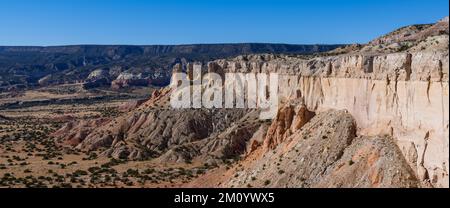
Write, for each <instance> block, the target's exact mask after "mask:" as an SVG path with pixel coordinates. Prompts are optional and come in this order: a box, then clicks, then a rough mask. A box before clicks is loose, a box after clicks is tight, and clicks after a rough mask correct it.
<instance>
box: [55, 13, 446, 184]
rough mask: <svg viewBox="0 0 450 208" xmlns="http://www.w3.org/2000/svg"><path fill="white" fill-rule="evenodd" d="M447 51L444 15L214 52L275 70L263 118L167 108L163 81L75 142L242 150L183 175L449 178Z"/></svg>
mask: <svg viewBox="0 0 450 208" xmlns="http://www.w3.org/2000/svg"><path fill="white" fill-rule="evenodd" d="M399 34H403V35H399ZM404 34H408V35H406V36H407V37H408V38H402V37H405V35H404ZM448 55H449V54H448V19H444V20H442V21H440V22H438V23H436V24H434V25H427V26H421V27H409V28H406V29H402V30H399V31H397V32H394V33H392V34H388V35H387V36H384V37H382V38H381V39H377V40H375V41H373V42H371V43H369V44H366V45H360V46H355V47H347V48H341V49H339V50H336V51H334V52H332V53H328V54H320V55H317V56H287V55H270V54H262V55H245V56H238V57H236V58H233V59H221V60H216V61H213V62H210V63H209V64H208V65H207V67H206V69H205V70H206V71H211V72H217V73H219V74H223V73H227V72H242V73H269V72H276V73H278V74H279V75H280V79H281V80H280V81H279V86H278V87H279V93H280V94H279V98H280V105H281V108H280V109H279V111H278V115H277V117H276V119H274V120H273V121H272V122H271V124H270V125H269V124H267V123H266V122H264V121H259V120H258V119H257V114H258V112H256V111H254V110H250V109H233V110H232V109H220V110H217V109H216V110H206V109H198V110H175V109H170V108H169V107H168V99H169V96H170V90H169V89H162V90H161V91H158V92H156V93H155V94H154V95H153V96H152V98H151V99H150V100H148V101H147V102H145V103H143V104H141V105H140V106H139V107H138V108H137V109H135V110H132V111H131V112H129V113H126V114H124V115H122V116H120V117H118V118H116V119H114V120H112V121H110V122H108V123H106V124H103V123H99V125H98V126H96V127H95V128H94V129H90V130H88V132H86V133H84V134H82V135H81V134H80V135H81V136H79V137H77V139H76V140H77V141H79V142H80V143H79V144H77V148H81V149H86V150H95V149H99V148H107V149H108V150H107V151H105V154H107V155H111V156H113V157H126V158H129V159H142V158H147V157H151V158H157V160H160V161H161V162H166V161H175V162H183V161H190V160H201V161H208V162H211V163H220V162H221V161H224V160H227V159H230V158H234V157H236V156H242V157H243V158H244V160H243V161H241V162H239V163H238V164H237V165H236V167H234V168H232V169H230V170H228V171H224V174H221V173H222V172H221V173H220V174H219V173H217V172H216V173H214V171H213V172H212V173H211V175H214V174H218V175H225V177H221V178H220V179H217V180H214V181H213V180H212V179H208V177H209V176H208V174H207V175H205V177H204V178H200V179H199V180H198V181H194V182H193V183H191V184H189V185H190V186H199V185H200V186H225V187H229V186H240V187H241V186H247V185H251V186H272V187H284V186H288V187H419V186H420V187H448V186H449V176H448V173H449V94H448V84H449V82H448V73H449V57H448ZM178 70H180V69H179V68H178ZM316 115H317V116H316ZM76 126H77V125H74V124H72V126H66V127H65V130H64V131H66V132H72V131H75V132H77V127H76ZM74 127H75V128H74ZM60 135H61V134H60ZM69 135H74V134H73V133H69ZM75 135H77V134H75ZM68 138H70V137H64V135H63V136H62V138H60V139H61V141H64V139H68ZM69 140H70V139H69ZM294 161H295V162H294ZM240 166H242V167H240ZM217 171H219V172H220V171H221V170H220V169H219V170H217ZM222 171H223V170H222ZM227 176H228V177H227ZM253 178H255V180H253ZM216 181H217V183H215V182H216Z"/></svg>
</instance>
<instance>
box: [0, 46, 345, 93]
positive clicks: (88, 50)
mask: <svg viewBox="0 0 450 208" xmlns="http://www.w3.org/2000/svg"><path fill="white" fill-rule="evenodd" d="M340 46H342V45H290V44H266V43H242V44H241V43H237V44H193V45H148V46H135V45H73V46H49V47H38V46H0V90H5V89H8V88H11V87H14V88H27V87H33V86H37V85H38V84H59V83H66V82H76V81H79V82H82V81H84V80H85V79H86V78H87V77H89V75H90V73H92V72H93V71H95V70H104V71H106V72H108V73H109V74H110V76H109V77H108V82H109V81H111V80H114V79H115V78H116V77H118V76H119V75H120V74H122V73H128V74H141V77H142V79H145V80H147V81H148V82H149V84H156V85H164V84H167V82H168V80H169V76H170V72H171V69H172V67H173V66H174V65H175V64H177V63H185V62H192V61H200V62H205V61H210V60H214V59H219V58H229V57H233V56H237V55H246V54H253V53H273V54H311V53H317V52H325V51H329V50H333V49H335V48H338V47H340ZM103 74H104V73H103ZM103 81H104V80H103ZM140 83H142V82H140ZM103 84H105V83H103ZM94 86H96V85H94Z"/></svg>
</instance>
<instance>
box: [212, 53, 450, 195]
mask: <svg viewBox="0 0 450 208" xmlns="http://www.w3.org/2000/svg"><path fill="white" fill-rule="evenodd" d="M448 61H449V59H448V50H447V51H445V50H444V51H419V52H414V53H406V52H405V53H393V54H387V55H385V54H383V55H344V56H333V57H319V58H313V59H310V60H305V59H299V58H290V57H274V56H270V55H267V56H247V57H238V58H236V59H234V60H231V61H226V60H218V61H216V63H217V67H220V68H222V69H223V70H224V71H226V72H266V73H267V72H278V73H279V74H280V75H282V76H280V77H281V79H282V80H280V81H279V93H280V101H281V102H291V101H293V100H297V101H298V100H300V101H302V102H303V103H304V104H305V105H306V107H307V108H308V110H310V111H314V112H323V111H326V110H328V109H338V110H340V109H346V110H348V112H350V113H351V114H352V116H353V117H354V118H355V120H356V122H357V125H358V131H359V134H362V135H371V136H372V135H380V134H381V135H383V134H387V135H391V136H392V138H394V140H395V142H396V144H397V145H398V146H399V148H400V149H401V150H402V152H403V154H404V156H405V158H406V160H407V161H408V163H409V164H410V166H411V167H412V169H413V170H414V171H415V172H416V174H417V176H418V178H419V179H420V180H421V181H422V182H423V185H424V186H430V185H431V186H434V187H448V186H449V176H448V172H449V94H448V89H449V87H448V84H449V83H448V71H449V69H448V66H449V63H448Z"/></svg>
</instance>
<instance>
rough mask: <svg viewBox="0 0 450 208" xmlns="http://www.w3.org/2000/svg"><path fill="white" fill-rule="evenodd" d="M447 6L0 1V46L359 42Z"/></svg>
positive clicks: (358, 0) (338, 1) (257, 0)
mask: <svg viewBox="0 0 450 208" xmlns="http://www.w3.org/2000/svg"><path fill="white" fill-rule="evenodd" d="M448 7H449V1H448V0H297V1H294V0H227V1H226V0H191V1H187V0H159V1H157V0H155V1H150V0H148V1H145V0H127V1H125V0H122V1H120V0H0V45H68V44H135V45H140V44H189V43H241V42H270V43H293V44H302V43H305V44H314V43H329V44H330V43H355V42H357V43H364V42H367V41H369V40H371V39H373V38H375V37H377V36H379V35H382V34H384V33H387V32H390V31H391V30H393V29H396V28H398V27H400V26H405V25H409V24H416V23H431V22H435V21H437V20H438V19H440V18H442V17H444V16H448V14H449V10H448Z"/></svg>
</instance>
